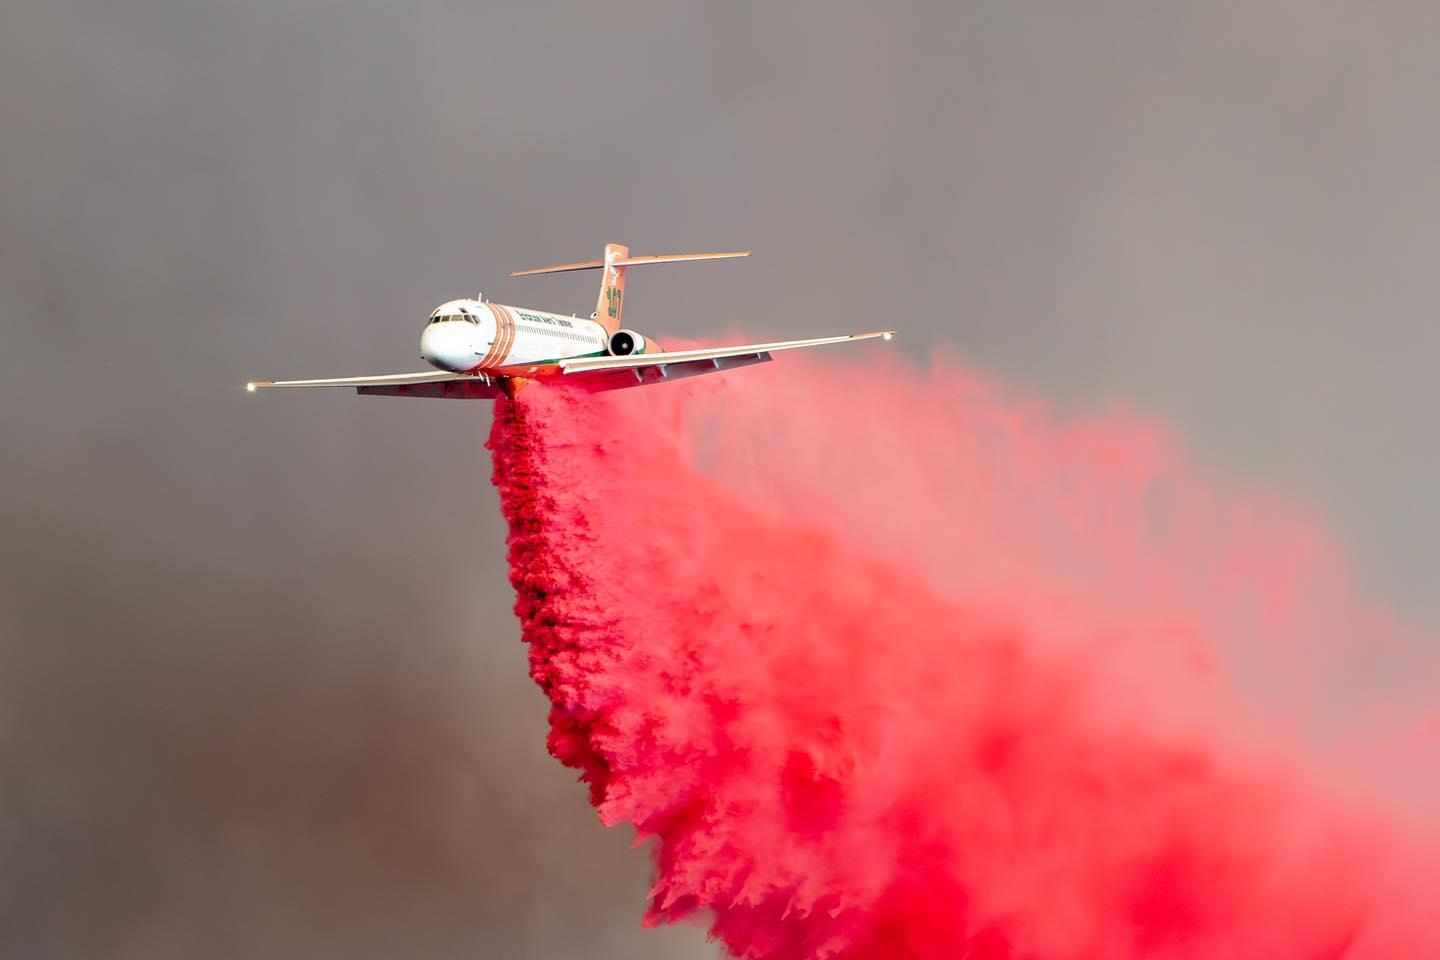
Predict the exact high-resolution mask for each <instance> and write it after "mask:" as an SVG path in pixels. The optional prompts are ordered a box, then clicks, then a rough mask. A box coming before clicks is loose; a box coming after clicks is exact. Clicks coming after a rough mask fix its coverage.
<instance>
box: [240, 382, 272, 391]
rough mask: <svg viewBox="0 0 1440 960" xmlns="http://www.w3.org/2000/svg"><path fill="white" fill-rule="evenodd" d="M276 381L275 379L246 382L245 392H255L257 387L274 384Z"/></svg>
mask: <svg viewBox="0 0 1440 960" xmlns="http://www.w3.org/2000/svg"><path fill="white" fill-rule="evenodd" d="M274 383H275V381H274V380H251V381H249V382H248V383H246V384H245V392H246V393H254V392H255V390H256V389H257V388H259V387H268V386H272V385H273V384H274Z"/></svg>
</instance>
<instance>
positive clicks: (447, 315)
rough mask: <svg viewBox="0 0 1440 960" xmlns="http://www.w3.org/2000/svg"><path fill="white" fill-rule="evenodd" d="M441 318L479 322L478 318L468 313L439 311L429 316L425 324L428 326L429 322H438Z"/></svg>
mask: <svg viewBox="0 0 1440 960" xmlns="http://www.w3.org/2000/svg"><path fill="white" fill-rule="evenodd" d="M442 320H465V321H467V322H469V323H474V324H478V323H479V322H480V320H479V318H477V317H472V316H471V315H470V314H468V313H440V314H436V315H435V316H433V317H431V318H430V319H429V320H428V321H427V322H426V324H425V325H426V326H427V327H428V326H429V325H430V324H432V323H440V322H441V321H442Z"/></svg>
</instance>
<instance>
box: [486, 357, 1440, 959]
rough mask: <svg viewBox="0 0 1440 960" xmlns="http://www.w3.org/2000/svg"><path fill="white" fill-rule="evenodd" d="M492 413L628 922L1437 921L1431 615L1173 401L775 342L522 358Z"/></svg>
mask: <svg viewBox="0 0 1440 960" xmlns="http://www.w3.org/2000/svg"><path fill="white" fill-rule="evenodd" d="M867 362H868V363H872V364H873V358H867ZM490 446H491V448H492V450H493V452H494V458H495V483H496V486H497V487H498V488H499V492H500V497H501V500H502V503H503V506H504V510H505V514H506V517H507V518H508V520H509V523H510V530H511V534H510V562H511V578H512V580H513V582H514V586H515V589H516V593H517V602H516V610H517V612H518V614H519V617H520V619H521V622H522V624H523V630H524V639H525V642H526V643H527V644H529V649H530V664H531V675H532V676H533V677H534V679H535V681H536V682H537V683H538V684H539V685H540V686H541V687H542V688H543V690H544V691H545V693H546V694H547V695H548V696H549V698H550V700H551V701H552V703H553V710H552V712H551V734H550V740H549V745H550V750H551V752H552V753H553V754H554V755H555V756H556V757H557V758H558V759H559V760H560V761H561V762H562V763H565V764H567V765H569V766H572V767H575V768H577V769H579V770H580V771H582V776H583V778H584V780H585V781H586V782H587V783H588V784H589V787H590V794H591V799H592V801H593V802H594V804H595V806H596V808H597V809H598V810H599V813H600V816H601V818H602V820H603V821H604V822H605V823H607V824H619V823H630V824H633V825H634V827H635V829H636V831H637V832H638V835H639V837H641V838H645V839H649V840H651V841H653V852H654V857H655V864H656V881H655V886H654V890H653V893H652V903H651V907H650V911H649V917H648V920H649V922H651V923H664V922H669V921H673V920H677V919H680V918H685V917H694V918H696V919H698V920H700V921H701V922H705V923H708V924H710V927H711V933H712V935H713V936H714V937H715V938H717V939H718V940H720V941H722V942H723V943H724V945H725V946H726V947H727V948H728V949H729V950H730V951H731V952H732V953H734V954H735V955H736V956H739V957H746V958H801V957H805V958H809V957H817V958H842V957H843V958H906V957H923V958H962V957H969V958H983V960H995V958H1015V960H1020V958H1036V960H1079V958H1118V960H1124V958H1132V957H1155V958H1176V960H1179V958H1207V960H1213V958H1227V960H1247V958H1254V960H1289V958H1316V960H1320V958H1371V957H1387V958H1389V957H1397V958H1398V957H1405V958H1420V957H1440V935H1437V933H1436V930H1437V929H1440V921H1437V920H1435V919H1433V917H1432V914H1435V913H1436V911H1437V910H1440V884H1437V882H1436V881H1437V880H1440V871H1437V870H1436V869H1435V865H1436V863H1437V862H1440V859H1437V857H1436V856H1435V850H1436V845H1435V843H1434V831H1433V829H1432V827H1433V825H1434V823H1435V819H1436V817H1435V814H1434V813H1433V812H1432V811H1433V810H1434V803H1435V801H1436V797H1437V793H1436V792H1435V789H1434V785H1435V777H1434V769H1435V767H1436V766H1437V764H1436V762H1435V758H1436V756H1437V752H1436V749H1437V740H1440V738H1437V736H1436V731H1437V729H1440V727H1437V724H1436V723H1435V720H1434V718H1435V716H1436V714H1435V713H1434V712H1429V713H1427V710H1428V709H1429V707H1428V704H1431V703H1434V702H1435V700H1434V687H1433V686H1431V685H1430V683H1429V680H1428V679H1425V678H1427V677H1433V674H1428V673H1424V672H1423V670H1422V666H1421V664H1420V663H1419V661H1418V653H1417V651H1419V650H1421V649H1422V648H1423V646H1424V645H1423V643H1422V642H1420V641H1417V640H1416V639H1415V638H1414V637H1412V636H1410V635H1409V633H1408V631H1407V629H1406V628H1405V627H1404V626H1403V625H1401V624H1399V623H1398V622H1396V621H1395V620H1394V619H1393V618H1391V617H1390V616H1388V615H1386V613H1385V612H1384V611H1383V610H1382V609H1380V608H1379V607H1377V606H1375V605H1373V604H1371V603H1369V602H1367V601H1366V600H1365V599H1364V598H1363V597H1360V596H1359V595H1358V594H1357V591H1356V590H1355V589H1354V587H1353V586H1352V584H1351V582H1350V581H1349V580H1348V579H1347V575H1346V572H1345V570H1344V566H1343V563H1342V562H1341V559H1340V557H1339V556H1338V554H1337V552H1336V550H1335V549H1334V547H1333V545H1332V543H1331V541H1330V540H1329V539H1328V538H1327V537H1326V536H1325V534H1324V532H1323V530H1321V529H1319V528H1318V527H1316V526H1315V525H1313V524H1311V523H1310V522H1309V521H1307V520H1306V519H1305V517H1304V516H1303V515H1301V513H1300V512H1299V511H1296V510H1293V509H1289V508H1285V507H1283V506H1279V505H1277V503H1276V501H1275V500H1274V499H1273V498H1267V497H1265V496H1262V495H1260V494H1258V493H1255V492H1247V491H1244V490H1237V489H1235V488H1234V487H1233V486H1231V487H1227V486H1225V485H1223V484H1217V483H1214V482H1211V481H1209V480H1207V479H1206V478H1205V477H1203V476H1202V475H1201V474H1200V473H1199V472H1198V471H1197V470H1196V469H1194V468H1193V467H1192V466H1190V465H1188V464H1187V463H1186V462H1185V460H1184V458H1183V455H1182V453H1181V451H1179V450H1178V449H1177V447H1176V445H1175V444H1174V443H1173V442H1172V441H1171V440H1170V439H1169V438H1168V437H1167V435H1166V434H1165V433H1164V432H1163V431H1161V430H1159V429H1157V428H1155V427H1153V426H1150V425H1146V424H1142V423H1138V422H1136V421H1134V420H1133V419H1130V418H1129V417H1127V416H1125V415H1123V414H1110V415H1106V416H1104V417H1099V418H1095V419H1089V420H1085V421H1081V422H1075V423H1068V424H1067V423H1061V422H1058V421H1057V420H1056V419H1055V418H1054V417H1053V416H1052V415H1051V414H1050V413H1048V412H1047V411H1046V410H1044V409H1043V408H1041V407H1039V406H1036V405H1033V404H1028V403H1026V402H1023V401H1021V400H1017V399H1015V398H1013V397H1011V396H1008V395H1006V394H1005V393H1004V392H1003V391H1000V390H998V389H997V388H996V387H995V386H993V385H991V384H988V383H985V382H982V381H981V380H980V379H978V378H976V377H974V376H973V375H971V374H969V373H967V372H964V371H963V370H960V369H958V368H954V367H951V366H947V365H945V364H940V365H938V366H937V367H936V368H935V369H934V370H932V371H930V372H929V373H928V374H926V373H921V372H919V371H915V370H910V369H906V368H904V367H903V366H901V365H896V366H894V367H892V368H888V369H886V370H882V371H879V372H877V371H876V370H875V369H874V367H873V365H867V366H863V367H861V366H857V367H841V366H811V365H810V361H808V360H801V359H799V358H795V357H789V356H787V357H785V358H784V363H776V364H774V365H772V366H769V367H765V368H758V369H755V370H748V371H745V372H743V373H738V374H732V375H728V376H725V377H709V378H701V379H697V380H693V381H688V382H686V383H677V384H671V385H661V386H655V387H647V388H644V389H642V390H632V391H622V392H616V393H611V394H603V395H593V396H587V395H582V394H575V393H571V392H568V391H566V390H562V389H556V388H545V387H536V388H531V389H527V390H525V391H522V392H521V394H520V395H519V398H518V399H517V400H516V401H514V402H503V401H502V402H501V403H500V404H499V405H498V406H497V409H496V418H495V426H494V432H493V434H492V436H491V440H490ZM1407 658H1408V659H1407ZM1427 697H1428V698H1430V699H1428V700H1427ZM1427 718H1428V719H1427Z"/></svg>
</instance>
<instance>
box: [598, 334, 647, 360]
mask: <svg viewBox="0 0 1440 960" xmlns="http://www.w3.org/2000/svg"><path fill="white" fill-rule="evenodd" d="M607 349H608V350H609V351H610V356H612V357H629V356H634V355H635V354H637V353H644V352H645V338H644V337H642V336H640V334H638V333H636V332H635V331H634V330H616V331H615V332H614V333H612V334H610V343H609V346H608V347H607Z"/></svg>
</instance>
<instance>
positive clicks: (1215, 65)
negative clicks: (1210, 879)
mask: <svg viewBox="0 0 1440 960" xmlns="http://www.w3.org/2000/svg"><path fill="white" fill-rule="evenodd" d="M1437 28H1440V11H1437V10H1436V8H1434V7H1433V6H1430V5H1424V4H1403V3H1382V4H1369V5H1366V6H1364V7H1363V8H1361V7H1356V6H1354V5H1347V4H1340V3H1332V2H1323V3H1306V4H1295V3H1268V4H1250V5H1216V4H1210V3H1200V2H1190V3H1176V4H1164V5H1157V4H1149V3H1143V2H1138V0H1127V2H1099V3H1091V4H1072V3H1041V4H1016V3H999V2H993V3H953V4H947V5H943V6H942V5H931V4H914V5H906V4H901V5H880V4H873V5H872V4H861V3H849V2H844V3H829V4H818V3H813V4H761V3H738V4H708V3H698V2H690V3H661V2H658V0H656V2H616V3H607V4H581V3H575V2H570V3H562V2H529V3H514V4H496V5H462V4H451V3H439V2H428V3H417V4H386V3H376V2H364V3H346V4H342V3H338V2H318V0H314V2H304V3H285V2H279V0H258V2H254V3H248V4H221V3H182V2H179V0H130V2H123V3H98V2H93V0H92V2H81V0H9V2H8V3H7V4H6V5H5V6H4V7H3V9H0V136H3V140H0V324H3V326H0V338H3V339H0V441H3V448H0V449H3V450H4V454H5V455H4V466H3V473H0V544H3V548H0V570H3V578H0V953H3V954H4V955H6V956H16V957H34V958H48V957H100V956H113V957H132V956H133V957H142V956H143V957H147V958H153V957H190V956H196V955H204V956H212V957H225V956H236V957H242V956H243V957H252V956H269V957H310V958H313V957H332V956H333V957H347V958H360V957H391V956H407V957H435V958H440V957H446V958H448V957H476V956H479V957H562V956H584V957H596V958H598V957H616V958H619V957H626V958H633V957H645V956H651V957H689V956H712V955H713V953H714V951H713V948H711V947H708V946H706V945H705V944H704V942H703V939H702V937H701V936H700V935H699V934H698V933H697V932H695V931H691V930H685V929H682V930H677V931H666V932H645V931H641V930H640V929H639V928H638V917H639V915H640V913H641V911H642V901H643V897H644V893H645V889H646V872H647V871H646V863H645V860H644V857H643V856H642V855H640V854H639V853H635V852H630V851H628V850H627V849H626V847H627V845H628V843H629V839H630V838H629V837H628V836H625V835H623V834H622V833H620V832H618V831H610V832H607V831H605V830H603V829H602V828H601V827H600V826H599V825H598V824H597V823H596V822H595V819H594V817H593V815H592V813H591V811H590V810H589V808H588V807H587V806H586V804H585V797H584V791H583V790H582V789H581V788H580V787H578V786H576V785H575V784H573V783H572V782H571V781H572V779H573V778H572V776H571V774H570V773H569V772H568V771H565V770H562V769H559V768H558V766H557V765H556V764H554V763H553V761H551V760H550V759H549V758H548V757H547V756H546V755H545V754H544V749H543V743H544V731H545V716H544V703H543V701H542V698H541V697H540V696H539V694H538V693H537V692H535V691H534V690H533V689H532V687H531V685H530V683H529V681H528V679H527V678H526V676H525V657H524V650H523V649H522V648H521V647H520V645H519V643H518V640H517V630H516V627H515V624H514V623H513V620H512V617H511V614H510V609H509V608H510V603H511V600H512V597H511V594H510V590H509V587H508V585H507V583H506V582H505V572H504V563H503V559H504V558H503V530H502V527H501V524H500V522H499V516H498V510H497V507H496V503H495V501H494V497H493V494H492V493H491V491H490V488H489V484H488V469H489V468H488V462H487V458H486V456H485V453H484V451H483V449H482V448H481V442H482V440H483V438H484V436H485V433H486V429H487V426H488V419H489V412H488V410H487V408H486V407H485V406H483V405H480V404H473V405H471V404H458V403H456V404H444V403H433V402H423V401H416V402H404V401H393V402H390V401H383V400H369V399H360V398H356V397H353V396H346V395H339V394H337V395H303V396H302V395H294V394H284V395H275V396H263V397H256V396H246V395H245V394H244V393H243V392H242V391H241V390H240V385H241V384H243V382H244V381H245V380H246V379H248V378H250V377H268V376H291V375H295V376H303V375H326V374H345V373H364V372H381V371H395V370H405V369H418V367H417V364H418V363H419V361H418V359H417V358H416V338H417V336H418V332H419V327H420V323H421V320H422V319H423V317H424V316H425V315H426V313H427V312H428V311H429V310H430V308H431V307H432V306H433V305H434V304H435V303H437V302H439V301H441V300H444V299H447V298H449V297H452V296H458V295H468V294H471V293H473V292H474V291H475V290H476V289H480V288H483V289H484V290H485V292H486V293H487V295H491V296H494V297H495V298H497V299H500V300H503V301H508V302H517V301H518V302H522V303H533V304H535V305H537V306H546V307H550V308H553V309H559V310H576V311H588V310H589V309H591V307H590V304H591V303H593V298H594V287H593V283H592V279H593V278H590V277H585V276H582V277H576V278H568V277H567V278H556V279H543V280H525V281H521V280H509V279H507V278H506V274H507V273H508V272H509V271H510V270H512V269H518V268H523V267H530V266H539V265H542V264H546V263H553V262H557V261H561V260H567V259H571V258H574V259H580V258H585V257H589V256H592V255H594V254H595V252H596V251H597V250H598V249H599V247H600V245H601V244H602V243H604V242H605V241H606V240H617V241H621V242H626V243H629V244H630V245H631V246H632V247H633V248H634V249H635V250H636V251H637V252H658V251H667V250H687V249H717V250H723V249H744V248H750V247H753V248H754V249H755V250H756V257H755V258H753V259H752V260H750V261H746V262H742V263H736V264H715V265H701V266H693V267H683V268H675V269H673V270H667V271H655V272H652V273H646V274H644V275H643V276H642V275H637V276H635V277H634V278H633V280H632V286H631V290H630V299H629V303H628V304H627V307H628V309H627V319H628V320H630V321H631V322H632V323H633V324H635V325H637V326H641V327H643V328H645V329H653V330H655V331H657V332H673V333H677V334H680V335H684V336H698V335H702V334H707V333H713V332H717V331H724V330H731V329H737V328H738V329H744V330H747V331H750V332H754V333H756V334H760V335H763V336H770V335H777V336H778V335H792V334H793V335H797V336H804V335H815V334H820V333H822V332H829V331H833V330H850V329H870V328H874V327H875V326H876V324H877V323H883V324H885V325H887V326H895V327H897V328H899V329H900V330H902V331H903V340H902V341H901V343H903V345H904V349H906V350H908V351H910V353H911V354H912V355H913V356H914V357H915V358H916V359H917V361H920V362H923V359H924V358H925V357H926V356H928V355H929V354H930V352H931V351H932V350H933V349H936V348H940V349H945V350H949V351H953V352H958V353H960V354H962V355H964V356H965V357H967V358H969V359H970V360H972V361H973V362H974V363H976V364H978V365H980V366H982V367H984V368H987V369H991V370H995V371H998V372H1000V373H1002V374H1004V375H1007V376H1009V377H1012V378H1014V379H1016V380H1018V381H1020V382H1022V383H1025V384H1029V385H1031V386H1033V387H1034V388H1035V389H1037V390H1038V391H1042V392H1044V393H1046V394H1048V395H1050V396H1053V397H1055V398H1057V400H1058V401H1059V402H1061V403H1062V404H1063V405H1065V406H1067V407H1068V408H1072V409H1084V408H1091V407H1094V406H1097V405H1104V404H1107V403H1111V402H1115V401H1125V402H1128V403H1131V404H1132V405H1134V406H1136V407H1138V408H1139V409H1142V410H1145V411H1150V412H1153V413H1154V414H1156V415H1157V416H1160V417H1164V418H1167V419H1170V420H1173V421H1175V422H1177V423H1179V424H1180V425H1181V426H1182V427H1183V428H1184V429H1185V430H1186V431H1187V433H1188V434H1189V435H1190V436H1191V437H1192V438H1193V440H1194V442H1195V445H1196V446H1197V448H1198V449H1199V450H1200V451H1201V453H1202V454H1203V456H1205V457H1206V458H1207V459H1209V460H1211V461H1213V462H1217V463H1220V464H1222V465H1225V466H1227V467H1228V468H1230V469H1233V470H1235V471H1237V472H1241V473H1244V474H1246V475H1251V476H1255V477H1257V478H1260V479H1261V480H1263V481H1265V482H1268V483H1271V484H1274V485H1276V486H1281V487H1284V488H1288V489H1293V490H1296V491H1298V492H1299V493H1300V494H1301V495H1302V497H1304V498H1305V499H1307V500H1308V501H1309V502H1311V503H1313V504H1314V505H1315V506H1316V507H1317V509H1321V510H1324V511H1326V512H1328V513H1330V514H1331V515H1332V516H1333V517H1334V519H1335V522H1336V524H1337V526H1338V527H1339V528H1340V529H1341V530H1342V531H1343V532H1344V534H1345V536H1346V538H1347V539H1348V540H1349V542H1350V543H1351V544H1352V545H1353V547H1354V552H1355V556H1356V559H1357V565H1358V567H1359V569H1360V571H1361V575H1362V577H1364V578H1366V579H1367V580H1369V581H1370V582H1372V583H1373V584H1375V586H1376V588H1377V589H1378V590H1380V591H1383V592H1384V593H1385V594H1387V595H1389V596H1391V597H1393V598H1395V601H1396V602H1397V604H1399V605H1400V606H1401V607H1402V608H1403V609H1405V610H1407V611H1409V612H1411V613H1412V614H1413V615H1415V616H1417V617H1422V618H1424V617H1430V618H1433V617H1434V615H1435V614H1436V613H1437V612H1440V609H1437V607H1436V603H1435V599H1434V598H1435V596H1436V595H1437V586H1440V580H1437V573H1436V571H1437V569H1440V564H1437V560H1440V511H1437V509H1436V508H1435V506H1434V503H1433V491H1434V490H1435V489H1437V488H1440V458H1437V454H1436V445H1435V443H1434V440H1433V436H1434V433H1435V430H1434V425H1433V423H1432V415H1431V413H1430V411H1431V410H1433V409H1434V407H1435V400H1434V396H1433V393H1434V387H1433V383H1434V376H1433V368H1434V366H1435V358H1436V355H1437V347H1440V324H1436V322H1435V319H1434V303H1435V302H1436V299H1437V298H1436V296H1435V293H1436V290H1435V287H1436V283H1437V280H1436V277H1437V273H1436V271H1435V269H1434V251H1435V250H1437V249H1440V180H1437V177H1436V173H1435V171H1436V170H1440V118H1437V114H1436V112H1435V110H1434V109H1433V91H1434V90H1435V89H1436V88H1437V83H1440V59H1437V58H1436V57H1435V56H1434V47H1433V40H1432V38H1433V37H1434V36H1436V34H1437ZM855 388H856V389H857V390H863V389H865V385H864V384H863V383H857V384H856V385H855ZM641 495H642V496H643V492H641Z"/></svg>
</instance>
